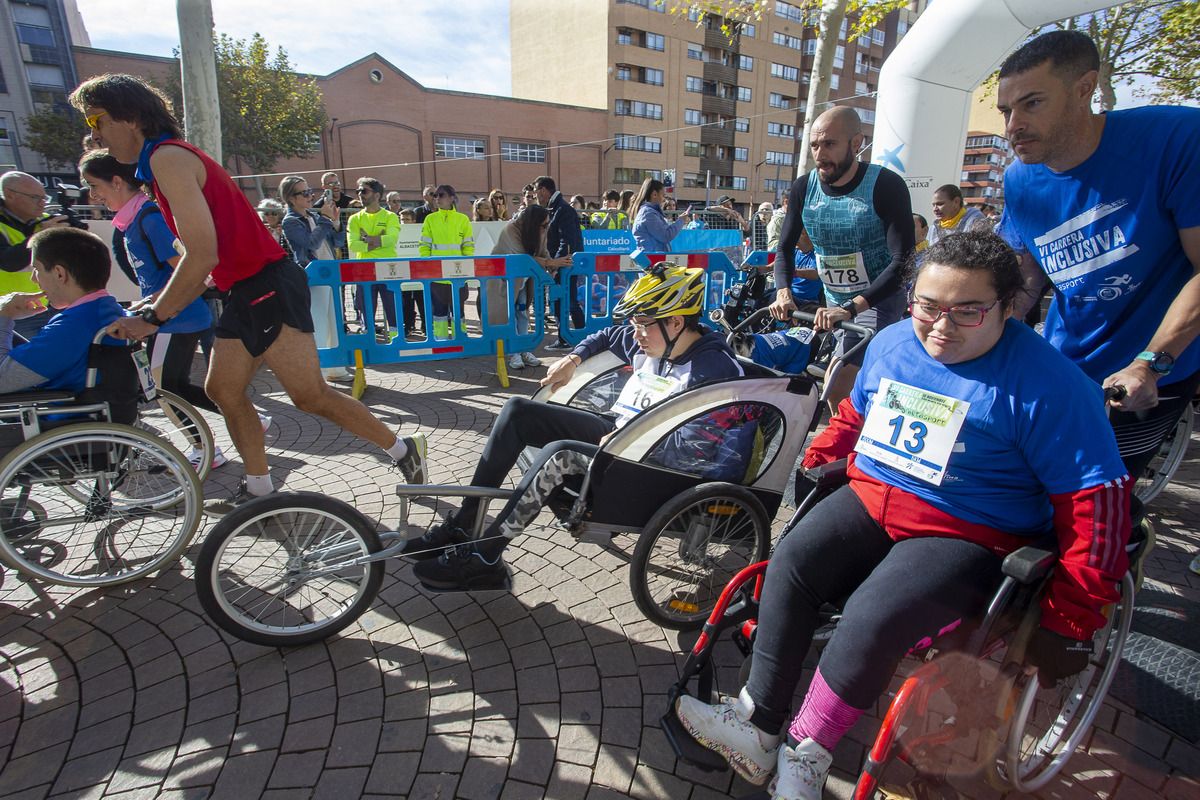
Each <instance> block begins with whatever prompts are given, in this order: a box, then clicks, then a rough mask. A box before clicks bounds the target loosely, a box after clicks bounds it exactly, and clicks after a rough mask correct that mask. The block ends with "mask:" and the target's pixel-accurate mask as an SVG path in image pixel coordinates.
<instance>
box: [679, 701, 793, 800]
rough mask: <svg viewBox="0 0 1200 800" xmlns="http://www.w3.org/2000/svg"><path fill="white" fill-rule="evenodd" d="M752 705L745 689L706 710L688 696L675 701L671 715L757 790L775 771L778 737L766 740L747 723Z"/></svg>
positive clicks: (751, 711) (756, 729) (764, 736)
mask: <svg viewBox="0 0 1200 800" xmlns="http://www.w3.org/2000/svg"><path fill="white" fill-rule="evenodd" d="M753 713H754V701H753V700H751V699H750V695H749V693H748V692H747V691H746V689H745V688H743V689H742V692H741V694H739V695H738V696H737V699H736V700H735V699H734V698H732V697H727V698H725V699H724V700H723V701H722V703H721V705H717V706H710V705H709V704H707V703H701V702H700V701H699V700H697V699H696V698H694V697H691V696H690V695H686V694H685V695H680V696H679V699H678V700H676V701H675V714H676V715H677V716H678V717H679V721H680V722H682V723H683V727H685V728H687V729H688V733H690V734H692V736H693V737H694V738H695V739H696V741H698V742H699V743H700V744H702V745H704V746H705V747H707V748H708V749H709V750H713V751H715V752H717V753H720V754H721V755H723V756H725V758H727V759H728V760H729V764H730V766H732V767H733V768H734V770H736V771H737V773H738V774H739V775H741V776H742V777H743V778H745V779H746V780H748V781H749V782H750V783H753V784H754V785H755V786H761V785H762V784H764V783H766V782H767V778H769V777H771V770H773V769H774V768H775V762H776V751H777V750H779V736H778V735H775V736H768V735H767V734H765V733H763V732H762V731H761V730H759V729H758V728H756V727H754V725H752V724H751V723H750V715H751V714H753Z"/></svg>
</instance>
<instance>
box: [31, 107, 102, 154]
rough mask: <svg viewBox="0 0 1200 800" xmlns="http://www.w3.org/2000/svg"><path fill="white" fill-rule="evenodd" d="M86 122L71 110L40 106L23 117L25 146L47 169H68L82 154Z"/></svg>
mask: <svg viewBox="0 0 1200 800" xmlns="http://www.w3.org/2000/svg"><path fill="white" fill-rule="evenodd" d="M87 132H88V128H87V123H86V122H84V121H83V117H82V116H80V115H79V113H78V112H76V111H75V109H73V108H72V109H65V108H58V107H55V106H44V107H42V108H41V109H40V110H38V111H35V112H34V113H33V114H30V115H29V116H28V117H26V118H25V147H27V148H28V149H30V150H32V151H33V152H35V153H37V154H38V155H40V156H41V157H42V158H44V159H45V160H46V164H47V166H49V167H50V169H55V168H58V169H62V170H72V169H74V166H75V164H76V163H78V161H79V159H80V157H81V156H82V155H83V137H84V136H86V135H87Z"/></svg>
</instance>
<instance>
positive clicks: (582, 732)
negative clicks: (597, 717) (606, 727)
mask: <svg viewBox="0 0 1200 800" xmlns="http://www.w3.org/2000/svg"><path fill="white" fill-rule="evenodd" d="M599 746H600V728H599V727H598V726H596V725H562V726H561V727H560V728H559V729H558V752H557V757H558V758H559V760H561V761H568V762H570V763H572V764H579V765H581V766H584V767H590V766H592V765H593V764H595V763H596V750H597V748H599Z"/></svg>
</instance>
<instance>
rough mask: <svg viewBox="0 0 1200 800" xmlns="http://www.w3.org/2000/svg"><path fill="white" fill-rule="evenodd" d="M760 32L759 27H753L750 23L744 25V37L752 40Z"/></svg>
mask: <svg viewBox="0 0 1200 800" xmlns="http://www.w3.org/2000/svg"><path fill="white" fill-rule="evenodd" d="M757 32H758V26H756V25H752V24H751V23H749V22H743V23H742V36H749V37H750V38H751V39H753V38H754V35H755V34H756V33H757Z"/></svg>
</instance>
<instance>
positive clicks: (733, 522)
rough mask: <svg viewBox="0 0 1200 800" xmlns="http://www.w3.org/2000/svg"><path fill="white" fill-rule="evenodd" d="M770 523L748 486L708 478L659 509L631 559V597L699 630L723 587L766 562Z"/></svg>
mask: <svg viewBox="0 0 1200 800" xmlns="http://www.w3.org/2000/svg"><path fill="white" fill-rule="evenodd" d="M770 534H771V529H770V523H769V522H768V520H767V513H766V510H765V509H764V508H763V505H762V503H761V502H760V501H759V499H758V498H757V497H755V496H754V495H753V494H752V493H751V492H750V491H749V490H748V489H746V488H744V487H741V486H735V485H733V484H730V483H703V484H700V485H699V486H694V487H692V488H691V489H688V490H687V491H685V492H682V493H680V494H678V495H676V496H675V497H673V498H672V499H671V501H670V502H668V503H667V504H666V505H665V506H663V507H662V508H661V509H659V510H658V513H656V514H655V515H654V516H653V517H651V519H650V522H649V523H647V524H646V527H645V528H644V529H643V530H642V535H641V537H640V538H639V539H638V543H637V546H636V547H634V550H633V560H632V561H631V563H630V565H629V583H630V589H631V590H632V592H633V600H634V602H635V603H636V604H637V607H638V608H639V609H640V610H641V612H642V613H643V614H645V615H646V617H647V619H649V620H651V621H652V622H654V623H656V624H658V625H661V626H662V627H664V628H670V629H672V630H680V631H683V630H695V629H698V628H700V627H701V626H702V625H703V624H704V620H705V619H707V618H708V615H709V614H710V613H711V612H712V610H713V607H714V606H715V605H716V602H717V599H718V598H719V597H720V596H721V590H723V589H724V588H725V584H727V583H729V581H730V579H731V578H733V576H734V575H736V574H737V573H738V572H740V571H741V570H742V569H744V568H746V567H748V566H750V565H751V564H756V563H758V562H759V561H762V560H763V559H765V558H766V556H767V548H768V547H769V546H770Z"/></svg>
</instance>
